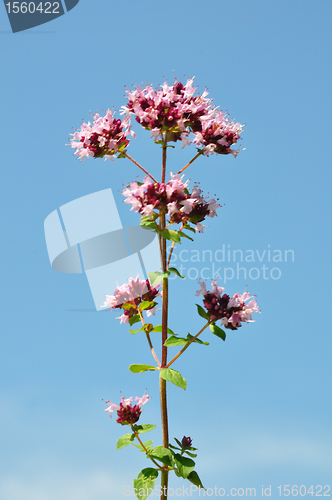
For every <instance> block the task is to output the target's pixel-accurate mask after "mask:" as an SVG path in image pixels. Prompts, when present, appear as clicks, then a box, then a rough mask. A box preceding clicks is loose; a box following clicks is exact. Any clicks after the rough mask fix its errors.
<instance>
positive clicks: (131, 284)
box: [101, 277, 161, 323]
mask: <svg viewBox="0 0 332 500" xmlns="http://www.w3.org/2000/svg"><path fill="white" fill-rule="evenodd" d="M159 287H160V283H158V284H157V285H156V286H154V287H151V285H150V281H149V280H140V279H139V278H138V277H137V278H136V279H134V278H129V280H128V283H124V284H123V285H121V286H117V287H116V289H115V292H114V295H106V300H105V302H104V304H103V306H101V307H109V308H110V310H111V309H119V308H122V309H123V310H124V313H123V314H122V315H121V316H119V317H118V318H117V319H120V320H121V321H120V323H129V320H130V318H132V317H133V316H135V315H136V314H138V306H139V305H140V303H141V302H145V301H147V302H153V301H154V299H155V298H156V297H157V296H160V295H161V292H160V291H159V290H158V288H159ZM155 310H156V308H155V307H154V306H152V305H151V307H150V308H147V309H146V314H147V316H151V315H152V314H153V315H154V314H155Z"/></svg>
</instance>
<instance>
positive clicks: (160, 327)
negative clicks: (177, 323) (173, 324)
mask: <svg viewBox="0 0 332 500" xmlns="http://www.w3.org/2000/svg"><path fill="white" fill-rule="evenodd" d="M162 331H163V327H162V325H157V326H154V327H153V328H152V330H151V332H158V333H159V332H162ZM167 333H168V334H169V335H176V333H174V332H173V331H172V330H171V329H170V328H167Z"/></svg>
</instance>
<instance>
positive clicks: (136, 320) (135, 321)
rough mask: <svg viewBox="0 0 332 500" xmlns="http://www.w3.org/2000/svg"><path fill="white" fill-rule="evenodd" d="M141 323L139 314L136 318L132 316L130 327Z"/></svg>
mask: <svg viewBox="0 0 332 500" xmlns="http://www.w3.org/2000/svg"><path fill="white" fill-rule="evenodd" d="M139 321H141V318H140V316H139V314H135V316H132V317H131V318H129V324H130V326H133V325H134V324H135V323H138V322H139Z"/></svg>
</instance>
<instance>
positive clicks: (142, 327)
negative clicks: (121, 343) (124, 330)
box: [128, 325, 146, 335]
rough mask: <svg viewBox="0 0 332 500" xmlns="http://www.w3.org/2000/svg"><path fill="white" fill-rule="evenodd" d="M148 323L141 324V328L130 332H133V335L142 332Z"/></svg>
mask: <svg viewBox="0 0 332 500" xmlns="http://www.w3.org/2000/svg"><path fill="white" fill-rule="evenodd" d="M145 326H146V325H143V326H141V328H139V329H138V330H128V331H129V333H131V335H135V333H138V332H141V331H142V330H144V328H145Z"/></svg>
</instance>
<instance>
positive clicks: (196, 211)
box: [122, 174, 220, 232]
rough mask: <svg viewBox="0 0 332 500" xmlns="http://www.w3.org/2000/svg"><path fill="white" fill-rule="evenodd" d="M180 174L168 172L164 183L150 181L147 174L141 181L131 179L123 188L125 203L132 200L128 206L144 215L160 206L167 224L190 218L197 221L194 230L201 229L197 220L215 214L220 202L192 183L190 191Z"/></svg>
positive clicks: (200, 220)
mask: <svg viewBox="0 0 332 500" xmlns="http://www.w3.org/2000/svg"><path fill="white" fill-rule="evenodd" d="M182 177H183V176H182ZM182 177H181V176H180V175H179V174H175V175H171V180H170V181H168V182H167V184H164V183H158V182H152V181H151V179H150V178H149V177H145V179H144V182H143V183H139V182H132V183H131V184H129V186H128V187H127V188H125V189H124V190H123V191H122V194H123V195H124V196H126V199H125V203H129V204H131V205H132V208H131V210H135V212H139V213H140V214H141V215H143V216H151V215H152V213H153V211H154V210H161V211H162V212H164V213H167V214H168V216H169V222H170V224H180V223H183V224H186V223H188V222H192V223H194V224H196V231H198V232H203V229H204V226H203V225H202V224H200V223H201V222H202V221H203V220H204V219H205V218H206V217H214V216H216V215H217V213H216V210H217V209H218V208H220V205H219V204H218V203H217V202H216V200H215V199H214V198H211V199H210V200H207V198H208V197H205V198H204V197H203V196H202V190H201V189H200V188H199V187H198V186H194V188H193V190H192V192H191V193H190V192H189V190H188V189H187V186H188V183H189V181H186V182H185V183H184V182H183V181H182Z"/></svg>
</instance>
